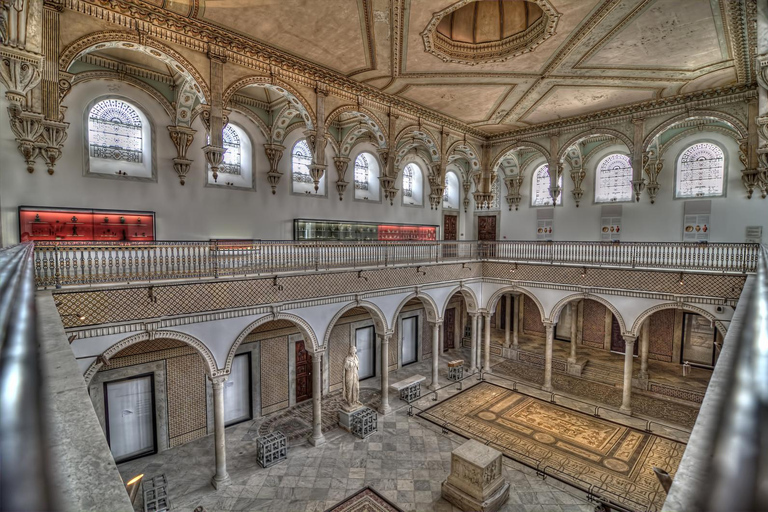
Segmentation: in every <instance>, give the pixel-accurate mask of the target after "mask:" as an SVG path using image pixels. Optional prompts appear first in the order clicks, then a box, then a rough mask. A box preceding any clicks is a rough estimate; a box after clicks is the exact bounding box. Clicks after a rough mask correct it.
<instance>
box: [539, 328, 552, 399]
mask: <svg viewBox="0 0 768 512" xmlns="http://www.w3.org/2000/svg"><path fill="white" fill-rule="evenodd" d="M544 329H545V331H546V334H547V341H546V345H545V347H544V385H543V386H542V387H541V389H543V390H544V391H552V345H553V343H554V340H555V324H553V323H552V322H544Z"/></svg>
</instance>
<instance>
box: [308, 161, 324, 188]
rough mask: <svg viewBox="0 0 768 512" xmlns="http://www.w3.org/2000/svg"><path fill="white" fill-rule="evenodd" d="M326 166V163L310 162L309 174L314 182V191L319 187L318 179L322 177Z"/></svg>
mask: <svg viewBox="0 0 768 512" xmlns="http://www.w3.org/2000/svg"><path fill="white" fill-rule="evenodd" d="M327 168H328V166H327V165H319V164H312V165H310V166H309V175H310V176H312V181H313V182H314V183H315V192H317V190H318V188H320V180H321V179H322V178H323V175H324V174H325V169H327Z"/></svg>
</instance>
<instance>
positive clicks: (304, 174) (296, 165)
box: [291, 139, 326, 197]
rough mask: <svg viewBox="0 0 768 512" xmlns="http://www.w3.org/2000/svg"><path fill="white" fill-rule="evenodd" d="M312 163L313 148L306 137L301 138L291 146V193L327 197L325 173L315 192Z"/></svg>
mask: <svg viewBox="0 0 768 512" xmlns="http://www.w3.org/2000/svg"><path fill="white" fill-rule="evenodd" d="M310 165H312V148H311V147H310V145H309V143H308V142H307V140H306V139H299V140H297V141H296V142H295V143H294V144H293V147H292V148H291V193H292V194H297V195H300V196H315V197H325V196H326V189H325V175H323V177H322V178H321V179H320V185H319V188H318V190H317V192H315V189H314V187H315V185H314V182H313V181H312V175H311V174H310V173H309V166H310Z"/></svg>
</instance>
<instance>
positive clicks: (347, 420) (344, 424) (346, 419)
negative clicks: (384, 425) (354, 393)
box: [339, 405, 363, 432]
mask: <svg viewBox="0 0 768 512" xmlns="http://www.w3.org/2000/svg"><path fill="white" fill-rule="evenodd" d="M362 408H363V406H362V405H360V406H359V407H357V408H356V409H353V410H351V411H345V410H344V409H341V410H340V411H339V426H341V428H343V429H344V430H346V431H347V432H352V416H354V415H355V413H357V412H358V411H359V410H360V409H362Z"/></svg>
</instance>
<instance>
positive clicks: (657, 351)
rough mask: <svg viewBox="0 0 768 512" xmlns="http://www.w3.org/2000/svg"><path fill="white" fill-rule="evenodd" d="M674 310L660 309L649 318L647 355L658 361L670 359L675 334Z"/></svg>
mask: <svg viewBox="0 0 768 512" xmlns="http://www.w3.org/2000/svg"><path fill="white" fill-rule="evenodd" d="M675 316H676V315H675V310H674V309H662V310H661V311H657V312H656V313H654V314H652V315H651V317H650V318H649V322H650V324H649V329H650V332H649V333H648V334H649V338H648V357H649V358H651V359H658V360H659V361H672V345H673V343H674V335H675Z"/></svg>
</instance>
